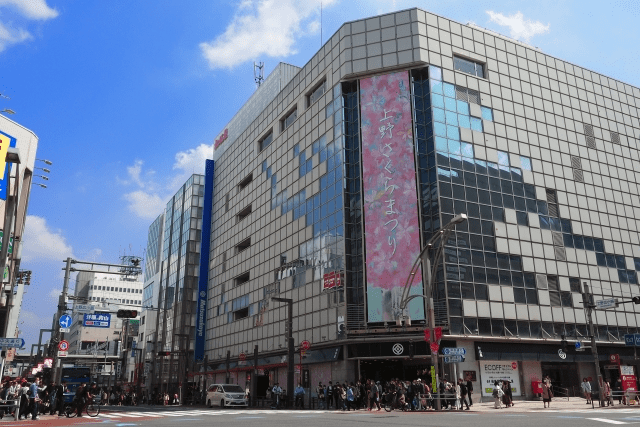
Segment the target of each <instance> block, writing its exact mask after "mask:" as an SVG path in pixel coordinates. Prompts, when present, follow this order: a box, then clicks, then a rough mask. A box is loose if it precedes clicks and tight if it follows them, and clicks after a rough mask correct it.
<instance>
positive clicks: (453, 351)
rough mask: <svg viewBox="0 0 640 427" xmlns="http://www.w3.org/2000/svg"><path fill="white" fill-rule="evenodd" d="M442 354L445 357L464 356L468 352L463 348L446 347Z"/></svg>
mask: <svg viewBox="0 0 640 427" xmlns="http://www.w3.org/2000/svg"><path fill="white" fill-rule="evenodd" d="M442 354H444V355H445V356H464V355H465V354H467V350H465V349H464V348H462V347H445V348H443V349H442Z"/></svg>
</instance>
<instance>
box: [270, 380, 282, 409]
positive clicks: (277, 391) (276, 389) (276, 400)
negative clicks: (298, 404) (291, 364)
mask: <svg viewBox="0 0 640 427" xmlns="http://www.w3.org/2000/svg"><path fill="white" fill-rule="evenodd" d="M271 394H272V395H273V406H274V407H275V409H280V395H281V394H282V388H280V385H279V384H278V383H276V384H275V385H274V386H273V388H272V389H271Z"/></svg>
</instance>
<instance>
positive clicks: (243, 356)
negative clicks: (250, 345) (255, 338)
mask: <svg viewBox="0 0 640 427" xmlns="http://www.w3.org/2000/svg"><path fill="white" fill-rule="evenodd" d="M238 358H239V359H240V361H242V362H244V361H245V360H247V355H246V354H244V353H240V355H239V356H238Z"/></svg>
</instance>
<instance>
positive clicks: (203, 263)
mask: <svg viewBox="0 0 640 427" xmlns="http://www.w3.org/2000/svg"><path fill="white" fill-rule="evenodd" d="M214 164H215V163H214V161H213V160H206V161H205V168H204V170H205V172H204V208H203V210H202V239H201V247H200V277H199V279H198V302H197V305H196V342H195V349H194V352H193V356H194V358H195V360H196V361H201V360H203V359H204V339H205V334H206V323H207V290H208V286H209V255H210V254H209V250H210V245H211V208H212V205H213V171H214Z"/></svg>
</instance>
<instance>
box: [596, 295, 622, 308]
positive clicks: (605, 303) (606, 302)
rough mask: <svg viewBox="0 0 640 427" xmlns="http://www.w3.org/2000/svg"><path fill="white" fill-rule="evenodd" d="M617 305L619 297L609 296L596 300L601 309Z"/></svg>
mask: <svg viewBox="0 0 640 427" xmlns="http://www.w3.org/2000/svg"><path fill="white" fill-rule="evenodd" d="M617 305H618V299H617V298H607V299H601V300H598V301H596V308H597V309H599V310H606V309H607V308H611V307H616V306H617Z"/></svg>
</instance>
